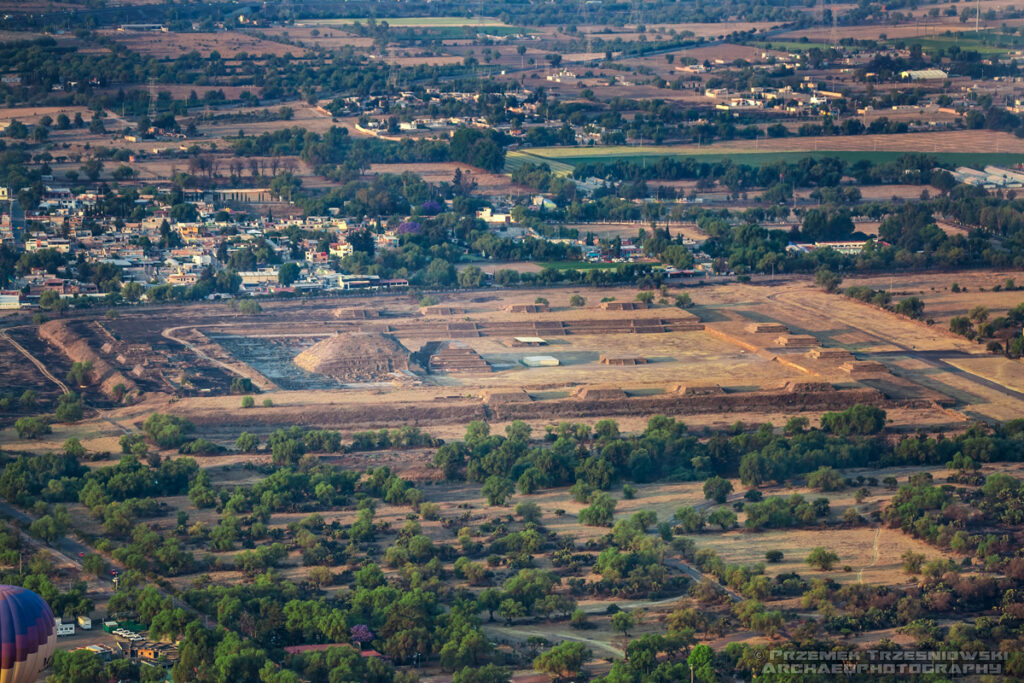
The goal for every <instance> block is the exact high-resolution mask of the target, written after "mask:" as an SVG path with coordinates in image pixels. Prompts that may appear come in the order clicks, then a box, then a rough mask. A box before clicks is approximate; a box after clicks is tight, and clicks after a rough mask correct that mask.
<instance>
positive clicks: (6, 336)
mask: <svg viewBox="0 0 1024 683" xmlns="http://www.w3.org/2000/svg"><path fill="white" fill-rule="evenodd" d="M0 337H2V338H3V339H6V340H7V341H9V342H10V343H11V346H13V347H14V348H15V349H17V350H18V351H19V352H20V353H21V355H23V356H25V358H28V359H29V360H30V361H31V362H32V364H33V365H35V366H36V367H37V368H38V369H39V372H41V373H43V375H44V376H45V377H46V379H48V380H50V381H51V382H53V383H54V384H56V385H57V386H58V387H60V390H61V393H64V394H69V393H71V390H70V389H68V385H66V384H64V382H61V381H60V380H59V379H57V378H56V377H54V375H53V373H51V372H50V371H49V370H47V369H46V366H45V365H43V362H42V361H41V360H39V359H38V358H36V357H35V356H33V355H32V354H31V353H29V350H28V349H26V348H25V347H24V346H22V345H21V344H19V343H18V342H16V341H14V340H13V339H12V338H11V336H10V335H9V334H7V330H0Z"/></svg>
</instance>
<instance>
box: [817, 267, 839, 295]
mask: <svg viewBox="0 0 1024 683" xmlns="http://www.w3.org/2000/svg"><path fill="white" fill-rule="evenodd" d="M814 284H816V285H818V286H819V287H821V288H822V289H824V290H825V291H826V292H830V293H831V292H834V291H836V290H837V289H839V285H841V284H843V278H841V277H840V276H838V275H836V274H835V273H833V272H832V271H831V270H829V269H828V268H820V269H818V270H817V271H816V272H815V273H814Z"/></svg>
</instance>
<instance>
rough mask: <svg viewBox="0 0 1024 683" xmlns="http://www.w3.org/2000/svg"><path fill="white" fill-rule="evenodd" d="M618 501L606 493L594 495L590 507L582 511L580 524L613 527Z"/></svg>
mask: <svg viewBox="0 0 1024 683" xmlns="http://www.w3.org/2000/svg"><path fill="white" fill-rule="evenodd" d="M615 506H616V501H615V499H614V498H612V497H611V496H610V495H608V494H607V493H604V492H599V493H596V494H594V495H593V496H592V497H591V499H590V505H589V506H588V507H585V508H583V509H582V510H580V514H579V520H580V524H583V525H586V526H611V525H612V521H613V519H614V516H615Z"/></svg>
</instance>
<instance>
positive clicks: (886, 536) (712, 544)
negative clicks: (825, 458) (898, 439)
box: [689, 527, 943, 585]
mask: <svg viewBox="0 0 1024 683" xmlns="http://www.w3.org/2000/svg"><path fill="white" fill-rule="evenodd" d="M689 538H691V539H693V541H694V542H695V543H696V544H697V547H698V548H710V549H711V550H714V551H715V552H716V553H718V554H719V555H720V556H721V557H722V559H724V560H725V561H726V562H727V563H736V564H754V563H757V562H764V561H765V560H764V557H765V553H766V552H767V551H769V550H781V551H782V552H783V554H784V559H783V561H782V562H778V563H775V564H768V565H767V566H766V568H765V573H766V574H767V575H768V576H776V575H777V574H785V573H789V572H797V573H799V574H801V575H802V576H804V577H805V578H808V579H809V578H812V577H828V578H829V579H832V580H833V581H836V582H838V583H876V584H880V583H884V584H890V585H891V584H900V583H905V582H907V581H908V580H909V579H910V576H909V575H907V574H906V573H905V572H904V571H903V568H902V566H901V565H902V561H901V560H900V555H902V554H903V553H904V552H906V551H908V550H910V551H913V552H916V553H921V554H923V555H925V556H926V557H927V558H928V559H930V560H931V559H938V558H941V557H943V555H942V554H941V553H939V552H938V551H937V550H936V549H935V548H933V547H932V546H929V545H928V544H926V543H924V542H922V541H919V540H917V539H915V538H911V537H910V536H907V535H906V534H904V533H903V532H901V531H899V530H893V529H888V528H886V527H855V528H852V529H829V530H828V531H827V533H823V532H822V530H818V529H786V530H780V531H764V532H758V533H750V532H747V531H740V530H736V531H728V532H725V533H705V534H698V535H691V536H689ZM815 546H825V547H827V548H828V549H829V550H831V551H832V552H834V553H836V554H837V555H839V563H838V564H837V566H836V567H834V568H833V569H832V570H831V571H828V572H820V571H817V570H812V569H810V568H809V567H808V566H807V564H806V562H805V559H806V558H807V553H808V552H809V551H810V549H811V548H814V547H815ZM846 566H849V567H850V568H851V569H852V571H845V570H844V567H846Z"/></svg>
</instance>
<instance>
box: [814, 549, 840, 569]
mask: <svg viewBox="0 0 1024 683" xmlns="http://www.w3.org/2000/svg"><path fill="white" fill-rule="evenodd" d="M838 561H839V556H838V555H836V554H835V553H834V552H832V551H831V550H829V549H827V548H825V547H823V546H820V545H819V546H817V547H815V548H813V549H812V550H811V552H810V554H809V555H808V556H807V564H808V565H810V566H811V567H815V568H817V569H820V570H821V571H823V572H827V571H828V570H830V569H832V567H833V566H834V565H835V563H836V562H838Z"/></svg>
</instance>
